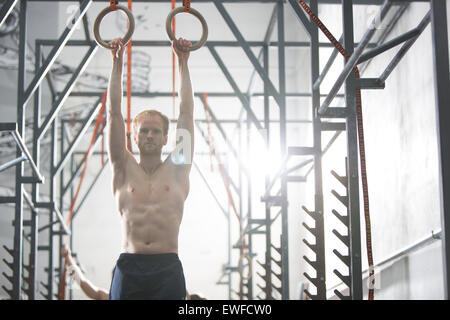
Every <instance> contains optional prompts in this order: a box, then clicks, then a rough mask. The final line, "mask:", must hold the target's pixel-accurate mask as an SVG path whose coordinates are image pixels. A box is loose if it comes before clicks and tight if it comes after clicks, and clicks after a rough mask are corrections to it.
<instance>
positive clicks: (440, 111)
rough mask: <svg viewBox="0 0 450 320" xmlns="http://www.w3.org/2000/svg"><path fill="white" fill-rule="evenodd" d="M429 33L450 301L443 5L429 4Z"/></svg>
mask: <svg viewBox="0 0 450 320" xmlns="http://www.w3.org/2000/svg"><path fill="white" fill-rule="evenodd" d="M431 31H432V44H433V45H432V47H433V67H434V92H435V103H436V122H437V123H436V128H437V136H438V150H439V160H440V161H439V171H440V172H439V173H440V174H439V182H440V183H439V189H440V190H439V194H440V211H441V228H442V231H441V237H442V262H443V274H444V299H446V300H448V299H449V298H450V291H449V290H450V167H449V163H450V130H449V127H448V122H449V121H450V110H449V106H450V90H449V88H450V79H449V74H450V67H449V61H448V59H449V50H448V34H447V9H446V1H439V0H431Z"/></svg>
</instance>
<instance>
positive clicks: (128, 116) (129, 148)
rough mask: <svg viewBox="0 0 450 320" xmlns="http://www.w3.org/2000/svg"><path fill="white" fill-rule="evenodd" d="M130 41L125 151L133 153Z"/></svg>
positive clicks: (129, 44) (129, 1)
mask: <svg viewBox="0 0 450 320" xmlns="http://www.w3.org/2000/svg"><path fill="white" fill-rule="evenodd" d="M131 4H132V3H131V0H128V9H130V11H131V10H132V8H131ZM131 45H132V44H131V40H130V41H129V42H128V45H127V149H128V151H130V152H131V153H132V152H133V146H132V143H131V88H132V87H131Z"/></svg>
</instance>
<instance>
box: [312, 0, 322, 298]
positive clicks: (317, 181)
mask: <svg viewBox="0 0 450 320" xmlns="http://www.w3.org/2000/svg"><path fill="white" fill-rule="evenodd" d="M310 6H311V10H313V11H314V12H318V4H317V0H314V1H311V3H310ZM310 35H311V88H312V114H313V146H314V147H313V148H314V155H313V159H314V212H315V217H316V221H315V228H316V234H315V238H316V246H317V248H318V249H317V251H316V260H315V262H316V268H315V269H316V273H317V275H316V281H317V282H316V290H317V294H316V295H317V299H320V300H326V274H325V256H324V252H325V229H324V208H323V185H322V131H321V120H320V117H319V115H318V108H319V106H320V88H319V87H316V88H314V83H315V82H316V81H317V79H318V78H319V76H320V67H319V29H318V28H317V27H314V28H311V33H310ZM322 253H323V256H321V255H322Z"/></svg>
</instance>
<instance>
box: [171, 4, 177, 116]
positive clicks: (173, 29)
mask: <svg viewBox="0 0 450 320" xmlns="http://www.w3.org/2000/svg"><path fill="white" fill-rule="evenodd" d="M171 1H172V2H171V6H170V7H171V9H172V10H173V9H175V0H171ZM172 32H173V35H174V36H175V17H173V19H172ZM175 96H176V93H175V52H173V50H172V114H173V117H174V118H175Z"/></svg>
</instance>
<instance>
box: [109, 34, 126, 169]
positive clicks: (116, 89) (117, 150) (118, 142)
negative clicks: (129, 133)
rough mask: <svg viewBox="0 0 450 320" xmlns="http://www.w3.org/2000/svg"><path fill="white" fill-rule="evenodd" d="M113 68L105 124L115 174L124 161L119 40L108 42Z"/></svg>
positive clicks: (121, 59)
mask: <svg viewBox="0 0 450 320" xmlns="http://www.w3.org/2000/svg"><path fill="white" fill-rule="evenodd" d="M110 46H111V53H112V60H113V66H112V71H111V77H110V79H109V85H108V99H107V100H108V103H107V110H108V115H107V123H108V127H107V128H108V137H109V140H108V152H109V157H110V160H111V164H112V166H113V170H114V171H115V172H116V171H117V170H118V169H119V168H122V167H123V165H124V163H125V159H126V153H127V151H126V144H125V124H124V119H123V116H122V110H121V101H122V68H123V51H124V45H123V44H122V42H121V39H114V40H113V41H111V42H110Z"/></svg>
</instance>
